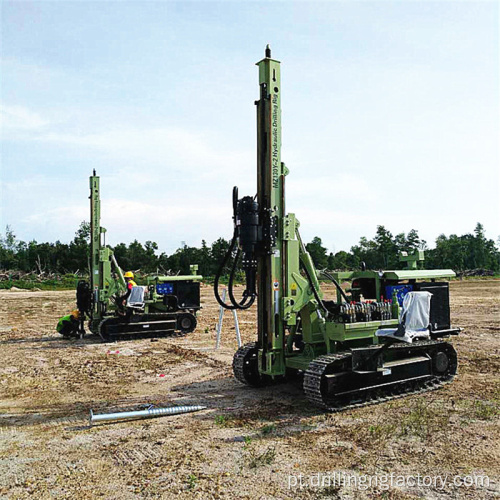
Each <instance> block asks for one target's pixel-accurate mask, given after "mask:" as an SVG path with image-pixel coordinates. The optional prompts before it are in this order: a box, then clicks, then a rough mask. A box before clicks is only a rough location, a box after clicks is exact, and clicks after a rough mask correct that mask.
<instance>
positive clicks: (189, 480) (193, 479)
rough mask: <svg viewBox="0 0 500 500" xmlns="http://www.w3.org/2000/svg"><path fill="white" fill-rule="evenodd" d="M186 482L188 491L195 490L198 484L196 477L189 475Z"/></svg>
mask: <svg viewBox="0 0 500 500" xmlns="http://www.w3.org/2000/svg"><path fill="white" fill-rule="evenodd" d="M186 482H187V488H188V490H194V489H195V488H196V484H197V483H198V477H197V476H196V475H195V474H189V476H188V477H187V480H186Z"/></svg>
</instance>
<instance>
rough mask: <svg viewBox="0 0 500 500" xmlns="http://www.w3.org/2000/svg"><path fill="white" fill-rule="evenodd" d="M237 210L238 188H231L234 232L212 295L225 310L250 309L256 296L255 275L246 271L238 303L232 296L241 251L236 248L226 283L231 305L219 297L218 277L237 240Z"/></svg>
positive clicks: (218, 275)
mask: <svg viewBox="0 0 500 500" xmlns="http://www.w3.org/2000/svg"><path fill="white" fill-rule="evenodd" d="M237 208H238V188H237V187H234V188H233V220H234V232H233V238H232V240H231V244H230V245H229V248H228V250H227V252H226V254H225V255H224V259H223V260H222V263H221V265H220V267H219V269H218V271H217V274H216V275H215V281H214V294H215V298H216V300H217V302H218V303H219V305H221V306H222V307H224V308H225V309H230V310H234V309H248V308H250V307H251V306H252V305H253V303H254V302H255V299H256V297H257V294H256V293H255V275H254V274H253V275H252V271H246V273H245V274H246V279H247V289H246V290H245V291H244V292H243V298H242V300H240V301H239V302H238V300H237V299H236V298H235V296H234V286H233V285H234V277H235V274H236V268H237V266H238V261H239V258H240V254H241V250H240V248H238V250H237V252H236V255H235V257H234V261H233V265H232V266H231V273H230V275H229V283H228V293H229V300H230V302H231V304H226V303H225V302H224V301H223V300H222V298H221V296H220V295H219V280H220V277H221V275H222V273H223V271H224V267H225V266H226V264H227V262H228V260H229V258H230V257H231V254H232V253H233V251H234V247H235V245H236V242H237V240H238V226H237V222H236V221H237ZM248 289H250V290H252V291H251V292H249V291H248Z"/></svg>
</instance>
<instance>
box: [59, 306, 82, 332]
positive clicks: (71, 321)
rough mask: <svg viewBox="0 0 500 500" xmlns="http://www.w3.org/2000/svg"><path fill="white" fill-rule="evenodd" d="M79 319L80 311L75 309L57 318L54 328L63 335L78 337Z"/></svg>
mask: <svg viewBox="0 0 500 500" xmlns="http://www.w3.org/2000/svg"><path fill="white" fill-rule="evenodd" d="M79 319H80V311H79V310H78V309H75V310H74V311H71V312H70V313H69V314H67V315H66V316H63V317H62V318H61V319H60V320H59V322H58V323H57V326H56V330H57V331H58V332H59V333H60V334H61V335H63V336H64V337H78V327H79V325H80V322H79V321H78V320H79Z"/></svg>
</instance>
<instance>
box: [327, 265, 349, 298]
mask: <svg viewBox="0 0 500 500" xmlns="http://www.w3.org/2000/svg"><path fill="white" fill-rule="evenodd" d="M321 274H323V275H324V276H326V277H327V278H328V279H329V280H330V281H331V282H332V283H333V284H334V285H335V286H336V287H337V290H338V291H339V292H340V295H342V298H343V299H344V300H345V301H346V302H349V299H348V298H347V295H346V294H345V292H344V290H342V287H341V286H340V284H339V282H338V281H337V280H336V279H335V278H334V277H333V276H332V275H331V274H330V273H328V272H327V271H321Z"/></svg>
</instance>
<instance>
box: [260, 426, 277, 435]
mask: <svg viewBox="0 0 500 500" xmlns="http://www.w3.org/2000/svg"><path fill="white" fill-rule="evenodd" d="M260 432H261V433H262V435H263V436H268V435H269V434H274V433H275V432H276V424H268V425H264V427H262V428H261V429H260Z"/></svg>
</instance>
